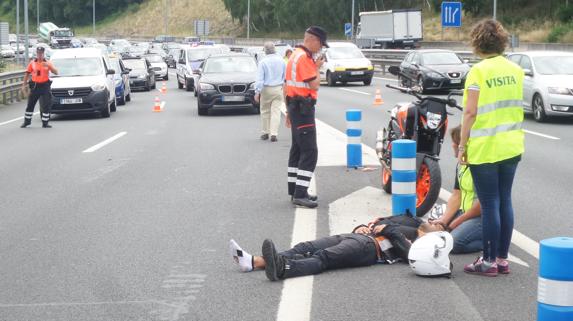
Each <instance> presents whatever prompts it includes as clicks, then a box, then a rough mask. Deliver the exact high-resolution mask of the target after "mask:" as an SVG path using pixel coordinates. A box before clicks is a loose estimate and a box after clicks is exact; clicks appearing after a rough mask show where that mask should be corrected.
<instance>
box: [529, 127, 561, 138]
mask: <svg viewBox="0 0 573 321" xmlns="http://www.w3.org/2000/svg"><path fill="white" fill-rule="evenodd" d="M523 131H524V132H526V133H528V134H531V135H535V136H539V137H543V138H547V139H553V140H560V139H561V138H559V137H555V136H551V135H546V134H542V133H538V132H534V131H532V130H527V129H524V130H523Z"/></svg>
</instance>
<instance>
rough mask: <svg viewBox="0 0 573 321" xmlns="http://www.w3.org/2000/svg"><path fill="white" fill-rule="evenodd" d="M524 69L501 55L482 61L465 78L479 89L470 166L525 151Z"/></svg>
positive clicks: (469, 158)
mask: <svg viewBox="0 0 573 321" xmlns="http://www.w3.org/2000/svg"><path fill="white" fill-rule="evenodd" d="M523 76H524V74H523V70H522V69H521V67H519V66H518V65H516V64H514V63H512V62H510V61H509V60H507V59H506V58H504V57H502V56H497V57H493V58H488V59H484V60H482V61H481V62H479V63H477V64H475V65H474V66H473V67H472V69H471V70H470V72H469V73H468V75H467V79H466V87H465V91H464V99H463V105H464V106H465V105H466V102H467V93H468V87H471V86H476V85H477V87H479V99H478V106H477V115H476V119H475V122H474V124H473V125H472V128H471V130H470V137H469V139H468V143H467V148H466V149H467V157H468V163H469V164H474V165H477V164H484V163H496V162H499V161H502V160H505V159H509V158H513V157H516V156H518V155H520V154H522V153H523V151H524V134H523V130H522V129H521V127H522V122H523V78H524V77H523Z"/></svg>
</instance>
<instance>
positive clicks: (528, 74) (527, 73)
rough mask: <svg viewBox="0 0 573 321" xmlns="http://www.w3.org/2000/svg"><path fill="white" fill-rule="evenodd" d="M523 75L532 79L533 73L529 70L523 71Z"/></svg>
mask: <svg viewBox="0 0 573 321" xmlns="http://www.w3.org/2000/svg"><path fill="white" fill-rule="evenodd" d="M523 74H524V75H526V76H529V77H533V71H531V69H523Z"/></svg>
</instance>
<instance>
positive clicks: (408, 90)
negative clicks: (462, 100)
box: [386, 84, 463, 110]
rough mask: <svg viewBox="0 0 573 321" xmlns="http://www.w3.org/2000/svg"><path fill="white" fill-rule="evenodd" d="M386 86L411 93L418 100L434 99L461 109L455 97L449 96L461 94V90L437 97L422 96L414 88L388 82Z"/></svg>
mask: <svg viewBox="0 0 573 321" xmlns="http://www.w3.org/2000/svg"><path fill="white" fill-rule="evenodd" d="M386 87H388V88H391V89H396V90H399V91H401V92H403V93H405V94H408V95H412V96H414V97H416V98H418V99H420V100H432V101H435V102H438V103H443V104H446V105H448V106H450V107H454V108H457V109H459V110H462V107H460V106H459V105H458V102H457V101H456V100H455V99H452V98H451V97H452V96H463V91H452V92H450V93H449V94H448V98H447V99H443V98H438V97H434V96H426V97H423V96H421V95H420V93H419V92H418V91H417V90H416V89H412V88H407V87H400V86H394V85H390V84H387V85H386Z"/></svg>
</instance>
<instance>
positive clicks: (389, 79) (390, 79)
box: [372, 77, 398, 81]
mask: <svg viewBox="0 0 573 321" xmlns="http://www.w3.org/2000/svg"><path fill="white" fill-rule="evenodd" d="M372 78H375V79H380V80H388V81H398V79H396V78H394V79H392V78H382V77H372Z"/></svg>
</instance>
